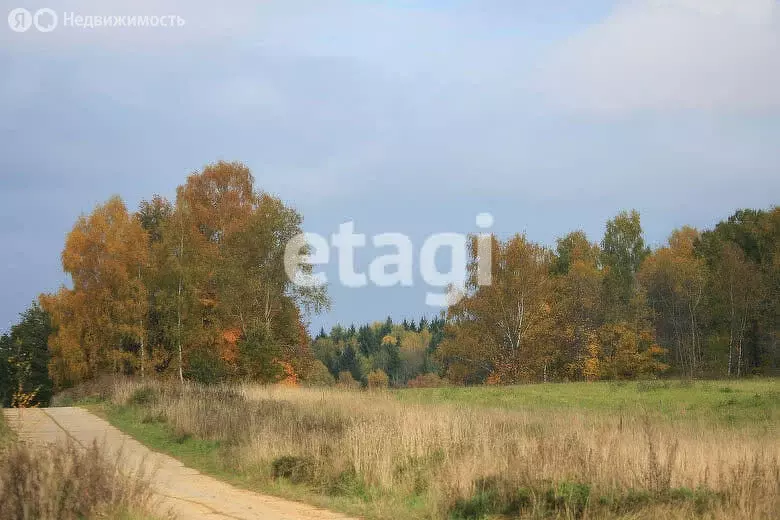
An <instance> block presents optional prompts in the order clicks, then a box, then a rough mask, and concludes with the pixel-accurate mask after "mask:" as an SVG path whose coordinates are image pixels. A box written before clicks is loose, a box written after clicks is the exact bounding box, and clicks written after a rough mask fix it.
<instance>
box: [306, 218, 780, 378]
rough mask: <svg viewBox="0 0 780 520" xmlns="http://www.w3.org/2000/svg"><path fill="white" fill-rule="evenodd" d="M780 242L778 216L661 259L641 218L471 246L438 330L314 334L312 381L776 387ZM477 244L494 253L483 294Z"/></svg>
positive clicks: (742, 222) (679, 244)
mask: <svg viewBox="0 0 780 520" xmlns="http://www.w3.org/2000/svg"><path fill="white" fill-rule="evenodd" d="M778 237H780V208H778V207H774V208H772V209H770V210H766V211H764V210H740V211H737V212H736V213H734V214H733V215H732V216H731V217H729V218H728V219H727V220H724V221H721V222H719V223H718V224H717V225H716V226H715V227H714V228H713V229H709V230H705V231H703V232H700V231H698V230H696V229H694V228H691V227H688V226H685V227H682V228H681V229H678V230H675V231H673V232H672V233H671V235H670V236H669V238H668V241H667V243H666V244H665V245H663V246H662V247H659V248H657V249H655V250H652V249H651V248H650V247H648V246H647V244H646V243H645V239H644V234H643V231H642V226H641V221H640V216H639V214H638V213H637V212H636V211H631V212H621V213H620V214H618V215H617V216H615V217H614V218H613V219H611V220H609V221H608V222H607V225H606V231H605V234H604V236H603V237H602V239H601V241H599V242H591V241H590V240H589V239H588V237H587V236H586V234H585V233H584V232H582V231H574V232H571V233H569V234H567V235H566V236H564V237H562V238H560V239H558V240H557V243H556V246H555V247H554V248H548V247H545V246H543V245H541V244H536V243H533V242H531V241H529V240H528V239H527V238H526V237H525V236H524V235H515V236H513V237H510V238H508V239H506V240H501V239H499V238H497V237H495V236H491V237H489V238H479V237H472V240H471V242H470V251H469V252H470V259H469V263H468V269H467V273H468V279H467V286H466V292H465V295H464V297H463V299H461V300H460V301H459V302H458V303H457V304H455V305H452V306H450V307H449V308H448V309H447V312H446V314H445V315H444V317H442V318H438V317H437V318H435V319H433V320H431V321H430V322H428V321H427V320H421V324H420V327H419V328H415V326H414V325H412V326H411V328H410V327H409V324H408V323H407V322H406V320H404V325H403V326H401V325H397V324H393V322H392V320H391V319H390V318H388V319H387V321H386V322H384V323H381V322H378V323H374V324H367V325H363V326H361V327H359V328H357V329H356V328H355V326H354V325H353V326H351V327H350V328H349V329H344V328H343V327H341V326H336V327H334V328H333V329H332V330H331V331H330V333H329V334H326V333H325V331H324V330H323V331H320V333H319V335H318V336H317V338H316V339H315V341H314V344H313V350H314V354H315V356H316V357H317V359H318V360H319V361H320V362H321V363H322V365H323V367H322V368H319V369H318V370H319V371H320V372H324V370H325V369H327V375H326V376H324V379H326V380H327V379H328V378H330V380H338V381H342V382H344V380H347V381H346V382H347V383H349V381H348V380H349V379H352V380H354V381H356V382H361V383H362V384H364V385H367V384H369V376H370V374H372V373H375V372H376V371H381V372H382V373H384V374H386V375H387V377H388V381H389V383H390V384H394V385H397V386H402V385H405V384H408V383H409V382H410V381H411V382H412V383H411V385H412V386H416V385H425V384H426V382H427V383H436V382H442V381H443V379H442V378H444V379H446V380H447V381H449V382H450V383H455V384H483V383H489V384H511V383H521V382H535V381H536V382H540V381H578V380H589V381H593V380H599V379H633V378H638V377H657V376H659V375H667V376H676V377H680V376H683V377H742V376H745V375H758V374H776V373H777V371H778V367H779V366H780V349H779V348H778V329H777V324H778V313H779V312H780V252H779V251H778V248H780V241H778ZM479 240H489V243H488V244H487V247H490V248H491V253H492V254H491V265H490V270H491V275H492V284H491V285H487V286H486V285H480V284H479V283H478V275H479V271H478V268H479V265H480V258H479V250H480V247H479ZM412 324H414V322H412Z"/></svg>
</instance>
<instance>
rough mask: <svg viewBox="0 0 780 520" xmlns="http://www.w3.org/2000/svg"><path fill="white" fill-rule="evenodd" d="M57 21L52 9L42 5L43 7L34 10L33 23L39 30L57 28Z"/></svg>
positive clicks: (50, 30) (48, 30)
mask: <svg viewBox="0 0 780 520" xmlns="http://www.w3.org/2000/svg"><path fill="white" fill-rule="evenodd" d="M57 22H59V19H58V18H57V13H55V12H54V10H53V9H49V8H48V7H44V8H43V9H38V10H37V11H35V16H34V17H33V24H35V28H36V29H38V30H39V31H41V32H43V33H47V32H52V31H53V30H54V29H56V28H57Z"/></svg>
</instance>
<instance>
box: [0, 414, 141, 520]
mask: <svg viewBox="0 0 780 520" xmlns="http://www.w3.org/2000/svg"><path fill="white" fill-rule="evenodd" d="M117 468H118V464H117V462H116V461H110V460H106V458H105V457H104V454H103V450H102V449H101V448H100V447H99V446H98V445H92V446H90V447H88V448H87V449H81V447H80V446H77V445H75V444H74V443H70V442H69V443H67V444H63V445H59V444H52V445H46V446H39V445H28V444H25V443H23V442H17V441H16V439H15V436H14V434H13V432H12V431H11V430H10V429H9V428H8V426H7V424H6V423H5V421H4V418H3V415H2V414H0V518H3V519H14V520H16V519H18V520H71V519H72V520H76V519H82V518H87V519H92V518H104V519H113V520H142V519H146V520H151V519H152V518H153V516H152V515H150V514H149V513H148V511H149V510H150V509H151V491H150V488H149V485H148V482H147V481H146V479H145V478H143V476H141V475H133V476H126V475H123V474H121V473H120V472H119V471H118V469H117Z"/></svg>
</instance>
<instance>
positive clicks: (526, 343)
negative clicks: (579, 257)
mask: <svg viewBox="0 0 780 520" xmlns="http://www.w3.org/2000/svg"><path fill="white" fill-rule="evenodd" d="M478 242H479V240H478V239H477V238H474V239H473V240H472V241H471V247H470V260H469V263H468V266H467V273H468V276H467V283H466V291H467V292H466V295H465V296H464V297H463V298H462V299H461V300H460V301H459V302H458V303H456V304H455V305H452V306H451V307H450V308H449V310H448V319H449V321H450V332H449V334H448V337H447V339H445V341H444V342H443V343H442V345H441V346H440V349H439V357H440V359H441V360H442V362H443V363H444V365H445V367H446V370H447V374H448V377H450V378H451V379H452V380H460V381H466V379H465V377H466V376H467V375H468V374H472V373H475V372H476V373H479V372H482V373H483V374H484V375H485V376H486V377H487V379H488V380H489V381H490V382H495V383H499V382H500V383H512V382H519V381H528V380H533V379H537V378H541V379H543V378H544V377H545V375H546V373H547V369H548V366H549V361H550V358H551V353H552V351H551V347H552V328H553V315H552V312H551V298H552V288H553V284H552V280H551V278H550V265H551V261H552V254H551V252H550V251H549V250H548V249H546V248H544V247H542V246H540V245H537V244H534V243H532V242H529V241H528V240H527V239H526V237H525V236H523V235H516V236H514V237H512V238H510V239H509V240H507V241H506V242H502V241H500V240H498V239H497V238H495V237H492V238H491V247H492V255H491V268H492V283H491V284H490V285H479V283H478V280H479V276H478V274H479V273H478V269H479V261H480V259H479V245H478Z"/></svg>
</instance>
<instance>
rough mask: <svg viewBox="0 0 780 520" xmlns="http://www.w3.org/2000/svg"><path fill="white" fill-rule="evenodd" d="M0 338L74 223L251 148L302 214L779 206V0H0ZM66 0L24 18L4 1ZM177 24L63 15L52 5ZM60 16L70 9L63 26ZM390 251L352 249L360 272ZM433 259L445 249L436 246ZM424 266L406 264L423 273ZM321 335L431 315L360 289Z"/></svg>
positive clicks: (585, 214)
mask: <svg viewBox="0 0 780 520" xmlns="http://www.w3.org/2000/svg"><path fill="white" fill-rule="evenodd" d="M0 7H2V9H0V12H1V13H3V17H0V71H1V72H0V266H1V267H2V270H0V288H2V289H0V291H2V297H1V298H0V330H2V329H5V328H7V327H8V326H10V325H11V324H12V323H13V322H15V321H16V319H17V315H18V313H20V312H22V311H23V310H24V309H25V307H26V306H27V305H28V304H29V303H30V302H31V301H32V300H33V299H35V298H36V297H37V295H38V294H40V293H41V292H52V291H55V290H56V289H57V288H58V287H59V286H60V285H61V284H66V283H67V281H68V280H67V277H66V276H65V274H64V273H63V272H62V270H61V266H60V252H61V250H62V247H63V243H64V239H65V235H66V234H67V232H68V231H69V230H70V229H71V227H72V225H73V223H74V222H75V220H76V218H77V217H78V216H79V215H81V214H84V213H88V212H90V211H91V210H92V209H93V208H94V207H95V205H97V204H99V203H101V202H103V201H105V200H106V199H108V198H109V197H110V196H111V195H114V194H119V195H121V196H122V198H123V199H124V200H125V202H126V203H127V205H128V206H129V207H130V208H131V209H132V208H135V207H137V204H138V202H139V201H140V200H142V199H148V198H150V197H151V196H152V195H153V194H161V195H164V196H168V197H172V196H173V194H174V193H175V189H176V186H177V185H179V184H181V183H183V182H184V180H185V178H186V176H187V175H188V174H190V173H192V172H194V171H197V170H199V169H201V168H202V167H203V166H204V165H205V164H208V163H211V162H214V161H217V160H220V159H224V160H230V161H241V162H243V163H245V164H246V165H247V166H248V167H249V168H250V169H251V170H252V172H253V174H254V176H255V178H256V183H257V186H258V188H260V189H262V190H264V191H267V192H270V193H273V194H275V195H277V196H279V197H281V198H282V199H283V200H284V201H286V202H287V203H288V204H290V205H292V206H293V207H295V208H296V209H298V210H299V211H300V212H301V213H302V214H303V216H304V228H305V229H306V230H307V231H313V232H317V233H320V234H323V235H329V234H332V233H335V232H336V231H337V230H338V227H339V225H340V224H342V223H344V222H347V221H354V223H355V229H356V231H357V232H362V233H366V234H368V235H371V234H377V233H387V232H397V233H405V234H407V235H409V236H410V237H411V238H412V241H413V243H414V245H415V247H416V248H417V250H419V248H420V246H421V244H422V242H423V240H424V239H425V238H426V237H427V236H428V235H430V234H432V233H439V232H459V233H471V232H475V231H477V227H476V225H475V216H476V215H477V214H479V213H482V212H489V213H491V214H492V215H493V217H494V226H493V228H492V230H493V231H495V232H497V233H498V234H500V235H502V236H508V235H510V234H513V233H515V232H525V233H526V234H527V235H528V237H529V238H530V239H532V240H535V241H538V242H541V243H544V244H548V245H554V243H555V239H556V237H560V236H562V235H564V234H566V233H567V232H569V231H571V230H575V229H582V230H584V231H586V232H587V233H588V236H589V237H590V238H591V240H594V241H597V240H599V239H600V237H601V235H602V234H603V231H604V226H605V223H606V221H607V219H609V218H611V217H612V216H614V215H615V214H617V213H618V212H619V211H621V210H624V209H632V208H635V209H637V210H639V212H640V213H641V215H642V223H643V227H644V229H645V232H646V237H647V240H648V241H649V242H650V243H651V244H653V245H660V244H662V243H663V242H664V241H665V239H666V237H667V236H668V235H669V233H670V232H671V230H672V229H674V228H675V227H679V226H681V225H685V224H689V225H693V226H696V227H699V228H706V227H709V226H712V225H714V224H715V223H716V222H717V221H718V220H720V219H723V218H726V217H727V216H728V215H730V214H731V213H733V211H734V210H736V209H738V208H742V207H753V208H767V207H770V206H772V205H776V204H778V203H780V3H778V1H777V0H626V1H604V0H594V1H588V2H584V1H582V0H580V1H572V0H558V1H556V2H549V1H548V0H533V1H531V0H479V1H466V0H458V1H453V0H451V1H447V2H444V1H442V0H435V1H434V0H428V1H423V0H421V1H410V0H397V1H393V2H391V1H368V0H363V1H358V0H351V1H349V0H262V1H259V0H254V1H249V0H238V1H234V2H203V1H200V0H189V1H184V0H181V1H167V0H162V1H160V0H155V1H152V0H136V1H132V2H130V1H112V2H110V3H109V2H104V1H77V0H49V1H48V2H47V3H45V4H43V3H38V0H36V1H26V0H0ZM17 7H24V8H27V9H28V10H29V11H31V12H32V13H34V12H36V10H37V9H40V8H42V7H48V8H51V9H53V10H54V11H55V12H56V13H57V14H58V26H56V27H55V28H54V30H52V31H50V32H46V33H44V32H40V31H38V30H36V28H35V27H31V28H30V30H28V31H26V32H14V31H12V30H11V29H10V26H9V25H8V24H6V23H5V22H4V21H3V20H4V19H5V17H6V16H7V13H9V12H10V11H11V10H12V9H14V8H17ZM69 13H73V14H74V15H81V16H97V15H100V16H126V15H137V16H144V15H147V16H152V15H157V16H163V15H165V16H167V15H174V16H178V17H180V18H181V19H182V20H184V21H185V23H184V25H183V26H176V27H167V28H163V27H146V28H140V27H94V28H86V27H75V26H73V25H72V24H71V25H70V26H66V25H65V24H64V19H65V16H66V15H68V16H69V17H70V15H69ZM70 18H72V17H70ZM384 253H385V252H381V251H377V250H374V249H372V248H367V249H366V250H364V251H361V253H360V254H359V255H358V266H359V267H360V268H361V269H365V268H366V267H367V265H368V263H369V262H370V261H371V259H372V258H374V257H376V256H379V255H380V254H384ZM443 262H444V263H445V264H446V259H444V260H443ZM415 268H417V266H415ZM325 271H326V273H329V277H330V279H331V286H330V288H329V291H330V295H331V299H332V307H331V310H330V311H329V312H327V313H325V314H322V315H318V316H311V317H310V320H311V327H312V329H313V330H318V329H319V327H320V326H325V327H329V326H331V325H333V324H335V323H337V322H339V323H342V324H349V323H353V322H354V323H362V322H366V321H373V320H382V319H384V317H386V316H388V315H390V316H391V317H393V318H394V319H396V320H401V319H403V318H405V317H416V316H420V315H421V314H424V313H426V314H428V315H431V314H434V313H436V312H438V309H436V308H433V307H429V306H426V305H425V303H424V301H425V297H424V294H425V292H426V291H427V290H429V288H427V287H425V285H424V284H423V283H422V280H421V279H420V277H419V275H418V276H417V277H416V279H415V282H416V283H415V285H414V286H413V287H395V288H377V287H371V286H369V287H366V288H360V289H352V288H347V287H342V286H340V285H339V284H338V282H337V280H334V276H333V273H335V266H330V265H329V266H327V267H326V268H325Z"/></svg>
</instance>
